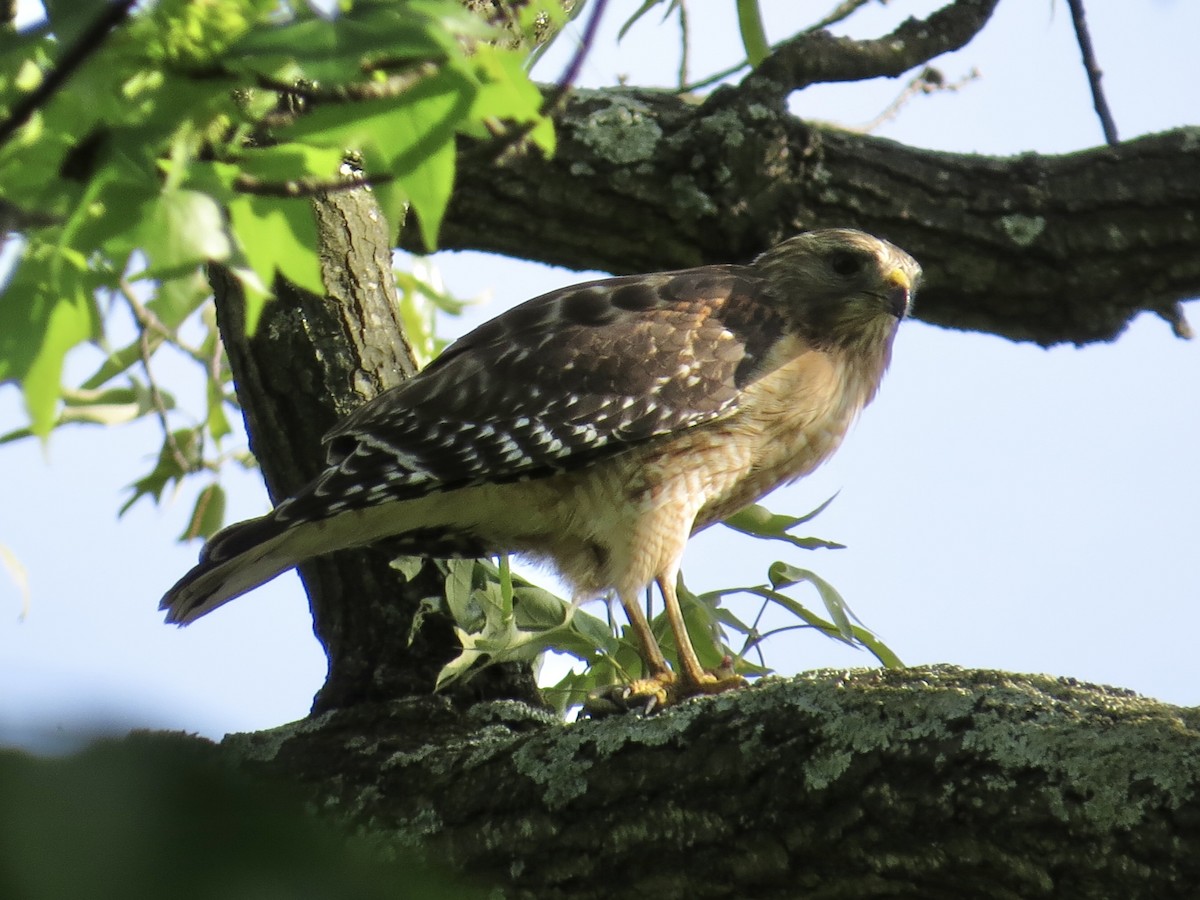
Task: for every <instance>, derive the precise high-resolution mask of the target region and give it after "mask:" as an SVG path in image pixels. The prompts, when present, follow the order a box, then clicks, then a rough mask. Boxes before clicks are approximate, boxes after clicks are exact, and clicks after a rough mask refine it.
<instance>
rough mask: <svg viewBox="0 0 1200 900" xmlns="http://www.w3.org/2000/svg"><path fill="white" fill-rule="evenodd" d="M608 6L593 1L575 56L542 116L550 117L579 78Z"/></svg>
mask: <svg viewBox="0 0 1200 900" xmlns="http://www.w3.org/2000/svg"><path fill="white" fill-rule="evenodd" d="M607 6H608V0H595V5H594V6H593V7H592V14H591V16H590V17H588V21H587V25H585V26H584V28H583V37H582V38H581V39H580V41H579V46H578V47H577V48H576V50H575V55H574V56H572V57H571V61H570V62H569V63H568V64H567V68H566V69H565V70H564V71H563V73H562V77H560V78H559V79H558V84H556V85H555V86H554V90H552V91H551V92H550V94H549V96H548V97H547V98H546V102H545V104H544V105H543V108H542V114H543V115H547V116H548V115H550V114H551V113H552V112H553V111H554V110H555V109H557V108H558V105H559V104H560V103H561V102H562V98H563V97H565V96H566V95H567V91H569V90H570V89H571V85H573V84H574V83H575V81H576V80H577V79H578V78H579V71H580V69H582V68H583V61H584V60H585V59H586V58H587V55H588V53H590V52H591V49H592V45H593V44H594V43H595V41H596V33H597V32H598V31H599V30H600V20H601V19H602V18H603V17H604V9H605V7H607Z"/></svg>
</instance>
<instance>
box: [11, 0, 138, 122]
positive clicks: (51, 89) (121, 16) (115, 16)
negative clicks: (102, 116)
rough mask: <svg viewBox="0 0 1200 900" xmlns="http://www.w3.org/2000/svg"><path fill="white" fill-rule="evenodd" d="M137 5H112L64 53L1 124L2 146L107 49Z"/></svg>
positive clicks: (124, 1)
mask: <svg viewBox="0 0 1200 900" xmlns="http://www.w3.org/2000/svg"><path fill="white" fill-rule="evenodd" d="M135 2H136V0H117V2H115V3H112V4H110V5H109V6H108V7H107V8H106V9H105V10H104V11H103V12H102V13H100V15H98V16H97V17H96V20H95V21H94V22H92V24H91V25H89V26H88V27H87V28H85V29H84V30H83V33H82V34H80V35H79V37H78V38H76V40H75V43H73V44H72V45H71V46H70V47H68V48H67V49H66V50H64V51H63V54H62V56H60V57H59V60H58V64H57V65H56V66H55V67H54V68H53V69H51V70H50V71H49V72H47V73H46V76H45V78H44V79H43V80H42V83H41V84H39V85H38V86H37V87H36V88H35V89H34V90H33V91H31V92H30V93H28V94H26V95H25V97H24V99H22V100H21V101H20V102H18V103H17V104H16V105H15V106H14V107H13V109H12V111H11V112H10V113H9V114H8V118H7V119H5V120H4V121H3V122H0V146H3V145H4V144H6V143H8V142H9V141H10V140H11V139H12V137H13V135H14V134H16V133H17V130H18V129H19V128H20V127H21V126H22V125H24V124H25V123H26V122H28V121H29V118H30V117H31V116H32V115H33V114H34V113H35V112H37V111H38V110H39V109H41V108H42V107H43V106H45V105H46V104H47V103H49V102H50V100H51V98H53V96H54V95H55V94H56V93H58V90H59V89H60V88H61V87H62V86H63V85H64V84H65V83H66V81H67V79H69V78H70V77H71V76H72V75H74V74H75V72H76V71H78V70H79V68H80V67H81V66H82V65H83V64H84V63H85V62H87V61H88V60H89V59H90V58H91V57H92V56H94V55H95V54H96V52H97V51H98V50H99V49H100V48H101V47H102V46H104V39H105V38H106V37H107V36H108V34H109V32H110V31H112V30H113V29H114V28H116V27H117V26H118V25H120V24H121V23H122V22H123V21H124V20H125V18H126V16H128V15H129V11H130V10H131V9H132V8H133V5H134V3H135Z"/></svg>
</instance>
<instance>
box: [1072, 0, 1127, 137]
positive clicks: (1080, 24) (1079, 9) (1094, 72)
mask: <svg viewBox="0 0 1200 900" xmlns="http://www.w3.org/2000/svg"><path fill="white" fill-rule="evenodd" d="M1067 6H1068V7H1069V8H1070V10H1071V22H1072V24H1073V25H1074V26H1075V40H1076V41H1077V42H1078V43H1079V54H1080V56H1082V57H1083V68H1084V71H1086V72H1087V77H1088V87H1090V88H1091V89H1092V105H1093V106H1094V107H1095V108H1096V115H1097V116H1098V117H1099V118H1100V127H1101V128H1102V129H1103V130H1104V140H1105V141H1106V142H1107V143H1109V144H1115V143H1117V142H1118V141H1119V140H1120V138H1118V137H1117V123H1116V122H1114V121H1113V117H1112V113H1111V112H1109V109H1108V100H1106V99H1105V97H1104V88H1103V87H1102V86H1101V85H1100V79H1101V78H1102V77H1103V75H1104V73H1103V72H1101V71H1100V64H1099V63H1098V62H1096V51H1095V50H1093V49H1092V35H1091V33H1090V32H1089V31H1088V27H1087V17H1086V15H1085V14H1084V11H1083V0H1067Z"/></svg>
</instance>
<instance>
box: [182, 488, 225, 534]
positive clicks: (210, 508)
mask: <svg viewBox="0 0 1200 900" xmlns="http://www.w3.org/2000/svg"><path fill="white" fill-rule="evenodd" d="M224 521H225V490H224V489H223V488H222V487H221V486H220V485H219V484H210V485H209V486H208V487H206V488H205V489H204V490H202V491H201V492H200V496H199V497H197V498H196V505H195V507H194V508H193V509H192V516H191V518H190V519H189V520H188V524H187V528H185V529H184V530H183V534H181V535H180V536H179V540H180V541H190V540H192V539H194V538H198V537H200V538H205V539H207V538H210V537H212V536H213V535H214V534H216V533H217V532H218V531H220V530H221V524H222V523H223V522H224Z"/></svg>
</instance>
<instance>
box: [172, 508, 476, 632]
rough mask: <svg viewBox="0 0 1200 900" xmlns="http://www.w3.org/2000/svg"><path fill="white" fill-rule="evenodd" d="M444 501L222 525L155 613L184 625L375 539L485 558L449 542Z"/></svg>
mask: <svg viewBox="0 0 1200 900" xmlns="http://www.w3.org/2000/svg"><path fill="white" fill-rule="evenodd" d="M447 496H449V495H445V494H438V495H433V496H428V497H420V498H416V499H414V500H409V501H405V502H402V503H389V504H382V505H380V506H372V507H367V508H366V509H352V510H347V511H346V512H343V513H341V514H339V515H336V516H331V517H329V518H325V519H317V520H313V521H308V522H297V521H295V520H292V521H288V522H284V523H281V522H279V521H278V519H277V518H276V517H275V514H274V513H268V514H267V515H265V516H262V517H260V518H257V519H250V520H248V521H245V522H239V523H238V524H236V525H230V526H229V527H228V528H225V529H223V530H221V531H219V532H217V534H215V535H213V537H212V539H211V540H210V541H209V542H208V543H207V544H205V546H204V550H203V551H201V554H200V562H199V563H197V564H196V566H195V567H194V568H193V569H192V570H191V571H190V572H188V573H187V574H186V575H184V576H183V578H181V579H180V580H179V582H178V583H177V584H176V585H175V586H174V587H173V588H171V589H170V590H169V591H167V593H166V595H165V596H164V597H163V599H162V602H161V603H160V604H159V609H162V610H165V611H166V613H167V621H168V622H170V623H174V624H178V625H187V624H188V623H190V622H194V621H195V620H196V619H198V618H200V617H201V616H204V615H207V614H208V613H210V612H212V611H213V610H214V609H216V608H217V607H218V606H221V605H222V604H224V603H228V602H229V601H230V600H233V599H235V598H236V597H240V596H241V595H242V594H244V593H246V592H247V591H251V590H253V589H254V588H256V587H258V586H259V585H260V584H265V583H266V582H268V581H270V580H271V579H272V578H274V577H275V576H276V575H279V574H280V573H282V572H285V571H287V570H288V569H290V568H293V567H294V566H297V565H299V564H300V563H302V562H304V561H305V560H308V559H311V558H313V557H315V556H321V555H323V554H325V553H332V552H334V551H336V550H346V549H348V548H351V547H361V546H364V545H367V544H371V543H373V542H375V541H378V540H380V539H382V538H394V539H395V540H396V544H395V546H396V547H397V548H400V547H402V545H403V542H404V540H405V539H406V538H407V539H409V540H410V541H411V543H412V545H413V549H414V550H416V551H417V552H420V553H423V554H424V555H439V554H438V553H437V550H438V549H439V538H441V541H440V542H441V543H444V544H445V549H446V550H447V551H448V552H446V553H445V555H447V556H452V555H458V553H457V552H456V551H459V550H471V551H472V554H471V555H478V554H479V553H482V552H485V551H484V549H483V548H478V547H474V546H472V545H470V544H469V542H468V543H467V544H466V545H462V540H463V539H460V538H458V537H456V535H457V532H456V530H455V528H454V525H453V524H452V523H454V522H455V521H456V519H457V518H459V517H461V515H462V511H461V510H460V509H457V508H456V507H455V506H454V504H446V503H445V501H444V498H446V497H447ZM460 545H461V546H460ZM431 551H433V552H431Z"/></svg>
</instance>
